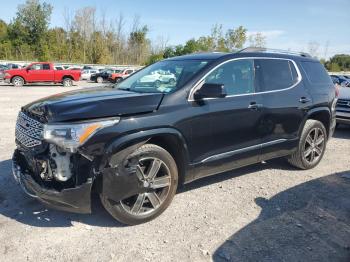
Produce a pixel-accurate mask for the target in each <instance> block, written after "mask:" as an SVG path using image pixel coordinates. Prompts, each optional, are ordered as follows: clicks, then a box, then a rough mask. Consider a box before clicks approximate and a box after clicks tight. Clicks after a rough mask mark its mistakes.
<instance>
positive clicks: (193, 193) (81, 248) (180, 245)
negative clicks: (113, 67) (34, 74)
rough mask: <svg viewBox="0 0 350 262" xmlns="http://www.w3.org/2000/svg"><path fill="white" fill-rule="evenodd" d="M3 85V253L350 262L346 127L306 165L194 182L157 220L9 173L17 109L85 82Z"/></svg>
mask: <svg viewBox="0 0 350 262" xmlns="http://www.w3.org/2000/svg"><path fill="white" fill-rule="evenodd" d="M78 85H79V86H75V87H72V88H63V87H60V86H51V87H46V86H26V87H22V88H14V87H11V86H7V85H4V84H2V85H0V124H1V128H0V261H55V260H57V261H211V260H213V261H350V161H349V160H350V159H349V154H350V127H341V128H339V129H337V131H336V133H335V135H334V137H333V138H332V139H331V140H330V142H329V143H328V146H327V151H326V154H325V156H324V159H323V160H322V162H321V163H320V165H319V166H317V167H316V168H315V169H313V170H308V171H301V170H297V169H294V168H292V167H290V166H289V165H288V164H286V162H285V161H284V160H273V161H268V162H267V163H264V164H257V165H254V166H251V167H246V168H242V169H239V170H235V171H232V172H228V173H225V174H220V175H216V176H213V177H209V178H205V179H202V180H199V181H196V182H194V183H192V184H189V185H187V186H185V187H184V188H183V189H181V190H180V192H179V193H178V194H177V195H176V196H175V198H174V201H173V203H172V204H171V205H170V207H169V208H168V209H167V210H166V211H165V212H164V213H163V214H162V215H161V216H160V217H159V218H157V219H156V220H154V221H151V222H149V223H147V224H143V225H138V226H132V227H128V226H123V225H121V224H119V223H118V222H116V221H114V220H113V219H112V218H111V217H110V216H109V215H108V214H107V212H106V211H104V210H103V208H102V207H101V205H100V203H99V200H98V198H96V197H95V196H94V197H93V213H92V214H91V215H79V214H71V213H66V212H61V211H55V210H53V209H50V208H47V207H45V206H43V205H42V204H41V203H39V202H37V201H36V200H34V199H31V198H30V197H28V196H26V195H25V194H24V193H23V192H22V191H21V189H20V188H19V186H17V185H16V184H15V181H14V179H13V178H12V175H11V160H10V159H11V156H12V152H13V150H14V148H15V143H14V129H15V121H16V116H17V112H18V111H19V110H20V107H21V106H22V105H24V104H26V103H28V102H30V101H32V100H34V99H38V98H41V97H44V96H48V95H50V94H54V93H58V92H62V91H67V90H70V89H75V88H80V86H83V85H88V86H94V84H90V83H89V84H82V83H79V84H78Z"/></svg>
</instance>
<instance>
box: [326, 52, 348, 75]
mask: <svg viewBox="0 0 350 262" xmlns="http://www.w3.org/2000/svg"><path fill="white" fill-rule="evenodd" d="M325 66H326V68H327V70H329V71H331V72H339V71H350V55H345V54H340V55H335V56H333V57H331V58H330V59H329V61H327V62H326V63H325Z"/></svg>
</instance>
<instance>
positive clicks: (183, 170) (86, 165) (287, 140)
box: [13, 49, 336, 224]
mask: <svg viewBox="0 0 350 262" xmlns="http://www.w3.org/2000/svg"><path fill="white" fill-rule="evenodd" d="M160 71H165V72H169V73H168V74H169V75H171V77H172V78H175V81H162V82H161V84H159V81H157V80H158V78H159V74H158V73H157V72H160ZM335 105H336V92H335V87H334V85H333V83H332V80H331V78H330V77H329V76H328V74H327V72H326V71H325V69H324V67H323V66H322V65H321V64H320V63H319V62H318V61H317V60H314V59H312V58H311V57H309V56H308V55H306V54H297V53H295V54H291V53H287V52H282V51H281V52H276V51H270V50H264V49H256V50H242V51H240V52H238V53H209V54H194V55H188V56H182V57H175V58H171V59H167V60H163V61H161V62H158V63H155V64H153V65H150V66H148V67H146V68H144V69H142V70H141V71H139V72H137V73H135V74H134V75H132V76H130V77H129V78H127V79H126V80H124V81H123V82H121V83H119V84H117V85H116V86H114V87H109V88H107V87H106V88H98V89H85V90H76V91H72V92H67V93H63V94H60V95H54V96H52V97H48V98H44V99H41V100H38V101H36V102H33V103H31V104H28V105H26V106H24V107H23V108H22V110H21V112H20V113H19V115H18V120H17V125H16V143H17V149H16V151H15V153H14V156H13V173H14V176H15V178H16V180H17V181H19V183H20V185H21V186H22V188H23V190H24V191H25V192H26V193H27V194H29V195H31V196H33V197H36V198H38V199H39V200H41V201H42V202H44V203H47V204H50V205H52V206H55V207H57V208H60V209H63V210H69V211H75V212H82V213H86V212H90V198H91V192H92V191H94V192H97V193H98V194H99V195H100V198H101V200H102V204H103V205H104V207H105V208H106V209H107V210H108V212H109V213H110V214H111V215H112V216H113V217H114V218H116V219H117V220H119V221H121V222H123V223H126V224H138V223H143V222H146V221H149V220H151V219H153V218H155V217H156V216H158V215H159V214H161V213H162V212H163V211H164V210H165V209H166V208H167V207H168V206H169V204H170V202H171V200H172V198H173V197H174V195H175V192H176V190H177V187H178V185H182V184H184V183H188V182H190V181H193V180H195V179H198V178H201V177H205V176H208V175H213V174H218V173H222V172H224V171H228V170H231V169H235V168H239V167H242V166H246V165H250V164H254V163H258V162H260V161H263V160H268V159H272V158H277V157H286V158H288V159H289V162H290V163H291V164H292V165H294V166H296V167H298V168H301V169H309V168H313V167H315V166H316V165H317V164H318V163H319V162H320V160H321V159H322V156H323V154H324V152H325V148H326V143H327V140H328V138H329V137H331V136H332V133H333V130H334V127H335Z"/></svg>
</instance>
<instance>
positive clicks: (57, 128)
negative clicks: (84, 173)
mask: <svg viewBox="0 0 350 262" xmlns="http://www.w3.org/2000/svg"><path fill="white" fill-rule="evenodd" d="M119 121H120V118H112V119H106V120H101V121H86V122H77V123H69V124H47V125H44V132H43V137H44V140H46V141H47V142H49V143H53V144H55V145H57V146H59V147H61V148H63V149H65V150H68V151H70V152H76V151H77V149H78V147H80V146H81V145H83V144H84V143H85V142H86V141H87V140H88V139H89V138H90V137H91V136H93V135H94V134H95V133H96V132H97V131H99V130H101V129H103V128H105V127H109V126H112V125H115V124H117V123H118V122H119Z"/></svg>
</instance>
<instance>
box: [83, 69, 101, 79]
mask: <svg viewBox="0 0 350 262" xmlns="http://www.w3.org/2000/svg"><path fill="white" fill-rule="evenodd" d="M96 73H98V70H96V69H85V70H83V71H82V72H81V80H90V77H91V75H92V74H96Z"/></svg>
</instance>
